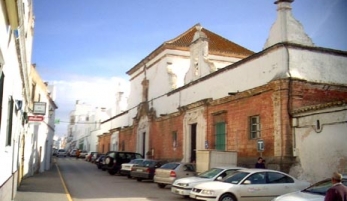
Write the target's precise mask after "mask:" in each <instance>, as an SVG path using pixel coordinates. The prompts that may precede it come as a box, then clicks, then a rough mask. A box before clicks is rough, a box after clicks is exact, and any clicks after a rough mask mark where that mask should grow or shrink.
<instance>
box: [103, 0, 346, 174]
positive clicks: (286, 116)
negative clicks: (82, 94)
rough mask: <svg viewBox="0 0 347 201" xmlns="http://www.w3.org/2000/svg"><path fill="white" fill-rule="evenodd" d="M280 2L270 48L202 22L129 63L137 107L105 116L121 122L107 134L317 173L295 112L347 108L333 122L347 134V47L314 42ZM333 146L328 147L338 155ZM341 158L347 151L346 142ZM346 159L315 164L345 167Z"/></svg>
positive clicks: (171, 153) (134, 143)
mask: <svg viewBox="0 0 347 201" xmlns="http://www.w3.org/2000/svg"><path fill="white" fill-rule="evenodd" d="M275 3H276V5H277V11H278V18H277V20H276V22H275V23H274V24H273V26H272V28H271V30H270V35H269V38H268V40H267V41H266V43H265V46H264V50H263V51H261V52H258V53H253V52H251V51H249V50H247V49H246V48H243V47H241V46H239V45H237V44H235V43H233V42H230V41H228V40H227V39H224V38H223V37H221V36H218V35H216V34H214V33H212V32H210V31H209V30H207V29H204V28H202V27H201V26H200V25H197V26H195V27H192V28H191V29H189V30H188V31H186V32H185V33H183V34H182V35H180V36H178V37H177V38H175V39H173V40H170V41H167V42H166V43H164V44H163V45H161V46H160V47H158V48H157V49H156V50H154V51H153V52H152V53H151V54H149V55H148V56H147V57H146V58H144V59H143V60H142V61H140V62H139V63H138V64H137V65H136V66H135V67H133V68H132V69H130V70H129V71H128V72H127V74H128V75H129V76H130V81H131V93H130V96H129V103H128V104H129V106H128V111H127V112H125V113H122V114H120V115H118V116H116V117H113V118H111V119H109V120H106V121H104V122H103V123H102V124H103V125H104V126H106V127H109V126H111V127H112V128H113V129H111V130H109V131H108V133H107V134H104V135H101V136H99V140H100V141H102V140H105V139H103V138H107V136H108V135H109V134H111V135H115V136H117V137H116V140H115V142H114V143H116V144H118V145H119V146H118V147H117V148H116V149H118V150H128V151H137V152H139V153H142V154H144V155H145V156H146V157H148V158H149V157H150V158H160V159H167V160H177V161H195V160H196V151H197V150H218V151H236V152H237V154H238V165H240V166H245V167H253V165H254V163H255V162H256V158H257V157H258V156H259V155H262V156H263V157H265V158H266V161H267V162H266V165H267V167H268V168H271V169H278V170H282V171H285V172H292V173H293V174H295V176H298V177H300V176H301V177H305V176H303V175H309V174H307V173H306V172H307V171H312V167H314V166H315V165H317V164H311V165H305V164H303V161H302V160H301V159H302V157H304V156H307V153H308V152H306V153H305V152H301V153H300V154H298V153H297V152H296V150H297V148H298V147H297V145H299V144H300V142H302V141H301V140H302V139H300V138H297V137H296V136H298V135H302V132H306V131H304V130H303V129H301V130H300V129H299V127H300V126H298V124H297V123H295V122H296V121H299V120H300V119H302V116H300V114H303V113H304V112H307V111H308V110H309V111H311V114H307V115H310V116H314V112H313V113H312V111H317V112H319V113H322V114H323V113H324V114H325V112H322V111H321V109H322V107H321V106H319V107H318V109H316V110H315V109H312V108H317V105H325V107H323V108H329V107H332V108H334V107H338V108H340V109H336V108H335V109H334V110H333V112H332V113H331V114H328V116H329V115H334V114H336V112H337V111H340V112H341V111H342V113H343V114H342V115H341V116H342V120H341V119H340V120H336V121H338V122H339V124H342V125H343V126H341V127H337V126H334V125H333V124H329V125H330V126H331V127H334V128H335V129H334V131H335V132H336V131H337V132H340V133H344V134H346V132H345V130H344V129H345V128H346V121H345V120H343V115H344V114H346V113H347V112H346V107H345V104H346V102H347V68H346V66H347V53H346V52H344V51H340V50H332V49H327V48H322V47H315V46H314V44H313V42H312V41H311V39H310V38H309V37H308V36H307V35H306V34H305V32H304V29H303V27H302V25H301V24H300V23H299V22H298V21H296V20H295V19H294V18H293V17H292V15H291V1H286V0H279V1H276V2H275ZM289 22H290V23H289ZM305 108H310V109H305ZM345 116H346V115H345ZM345 116H344V118H345ZM325 118H329V117H325ZM312 121H313V123H314V124H316V122H317V121H318V120H317V119H314V118H313V120H312ZM306 123H307V125H310V124H312V122H311V123H310V122H306ZM300 128H301V127H300ZM326 132H327V134H329V132H328V131H326ZM328 137H329V136H327V138H328ZM343 137H344V138H345V137H346V136H345V135H343V134H342V135H339V136H336V141H339V140H340V141H341V139H340V138H343ZM259 140H262V141H263V142H264V144H265V149H264V151H263V152H261V153H260V152H258V149H257V143H258V141H259ZM109 143H110V144H112V142H109ZM308 143H309V142H308ZM325 146H328V147H329V148H331V147H333V145H332V144H326V145H325ZM330 153H331V154H330V155H326V156H324V157H326V158H329V157H335V155H333V151H331V152H330ZM304 158H305V157H304ZM337 160H339V161H347V150H345V149H343V150H342V153H341V154H340V155H339V156H338V159H337ZM342 164H343V163H342V162H340V163H339V164H331V165H332V166H330V167H326V168H325V170H324V171H316V172H314V171H312V174H319V173H326V172H327V171H328V170H332V169H335V170H343V168H344V167H345V166H344V167H342ZM341 167H342V168H341ZM293 168H296V169H295V170H296V171H293ZM312 174H311V175H312ZM307 177H309V176H307ZM305 179H307V178H305Z"/></svg>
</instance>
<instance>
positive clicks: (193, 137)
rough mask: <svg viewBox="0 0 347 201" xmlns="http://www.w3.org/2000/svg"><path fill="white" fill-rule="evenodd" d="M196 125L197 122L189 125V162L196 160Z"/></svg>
mask: <svg viewBox="0 0 347 201" xmlns="http://www.w3.org/2000/svg"><path fill="white" fill-rule="evenodd" d="M196 127H197V124H191V125H190V162H196Z"/></svg>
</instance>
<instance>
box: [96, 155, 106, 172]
mask: <svg viewBox="0 0 347 201" xmlns="http://www.w3.org/2000/svg"><path fill="white" fill-rule="evenodd" d="M105 156H106V155H105V154H100V156H99V157H98V158H97V159H95V165H96V167H98V169H101V168H102V166H103V161H104V160H105Z"/></svg>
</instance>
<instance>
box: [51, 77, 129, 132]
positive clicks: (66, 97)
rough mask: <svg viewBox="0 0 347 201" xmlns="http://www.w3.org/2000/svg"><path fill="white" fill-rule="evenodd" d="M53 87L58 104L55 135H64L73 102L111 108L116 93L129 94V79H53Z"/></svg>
mask: <svg viewBox="0 0 347 201" xmlns="http://www.w3.org/2000/svg"><path fill="white" fill-rule="evenodd" d="M51 84H53V85H54V87H55V93H54V94H55V103H56V104H57V105H58V109H57V110H56V115H55V118H56V119H59V120H60V123H59V124H56V127H55V128H56V130H55V133H56V135H59V136H65V135H66V132H67V126H68V122H69V119H70V118H69V117H70V116H69V115H70V112H71V111H73V110H74V109H75V103H76V101H77V100H80V101H82V102H84V103H86V104H88V105H91V106H95V107H106V108H111V107H114V106H115V102H116V93H117V92H124V95H125V96H128V94H129V88H130V87H129V81H127V80H125V79H123V78H119V77H111V78H101V77H89V78H88V79H85V77H84V78H81V79H75V80H73V81H66V80H60V81H53V82H52V83H51Z"/></svg>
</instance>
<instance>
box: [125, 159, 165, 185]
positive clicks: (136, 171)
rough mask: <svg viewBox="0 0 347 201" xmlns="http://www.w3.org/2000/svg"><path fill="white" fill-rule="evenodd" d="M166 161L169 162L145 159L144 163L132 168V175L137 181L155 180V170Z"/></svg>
mask: <svg viewBox="0 0 347 201" xmlns="http://www.w3.org/2000/svg"><path fill="white" fill-rule="evenodd" d="M165 163H167V162H166V161H162V160H152V159H146V160H143V161H142V163H140V164H139V165H136V166H133V167H132V168H131V172H130V176H131V177H132V178H135V179H136V180H137V181H142V180H144V179H146V180H153V177H154V173H155V170H156V169H157V168H159V167H161V166H162V165H164V164H165Z"/></svg>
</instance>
